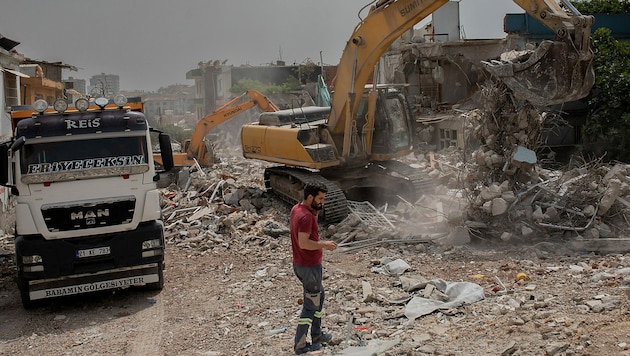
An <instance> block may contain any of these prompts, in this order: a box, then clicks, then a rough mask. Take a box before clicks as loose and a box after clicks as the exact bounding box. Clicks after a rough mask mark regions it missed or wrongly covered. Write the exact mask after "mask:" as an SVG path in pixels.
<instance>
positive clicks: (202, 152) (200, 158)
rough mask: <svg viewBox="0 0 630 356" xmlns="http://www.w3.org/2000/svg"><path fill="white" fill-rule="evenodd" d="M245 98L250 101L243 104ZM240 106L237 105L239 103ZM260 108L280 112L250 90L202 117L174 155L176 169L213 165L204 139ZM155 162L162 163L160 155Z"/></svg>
mask: <svg viewBox="0 0 630 356" xmlns="http://www.w3.org/2000/svg"><path fill="white" fill-rule="evenodd" d="M244 98H249V100H247V101H244V102H241V101H242V100H243V99H244ZM239 102H240V104H237V103H239ZM255 106H256V107H258V108H259V109H260V110H262V111H266V112H272V111H278V110H280V109H279V108H278V107H277V106H276V105H275V104H274V103H273V102H272V101H271V100H270V99H269V98H268V97H267V96H265V95H264V94H263V93H261V92H259V91H257V90H248V91H246V92H245V93H243V94H241V95H239V96H237V97H235V98H234V99H232V100H230V101H229V102H227V103H226V104H225V105H223V106H221V107H220V108H218V109H216V110H215V111H213V112H212V113H210V114H208V115H206V116H204V117H202V118H201V119H200V120H199V121H198V122H197V125H196V126H195V130H194V131H193V134H192V137H191V138H190V140H186V141H184V143H183V145H182V150H181V152H179V153H175V152H174V153H173V161H174V164H175V167H184V166H190V165H193V164H194V160H195V159H196V160H197V162H199V164H200V165H201V166H202V167H207V166H209V165H211V163H212V157H211V154H210V152H209V151H208V147H207V146H206V142H205V140H204V137H205V136H206V135H207V134H208V132H210V130H212V129H213V128H214V127H216V126H217V125H219V124H222V123H224V122H226V121H228V120H230V119H232V118H234V117H236V116H238V115H240V114H242V113H244V112H245V111H247V110H249V109H251V108H253V107H255ZM153 158H154V160H156V161H157V162H158V163H159V162H161V157H159V154H156V155H154V157H153Z"/></svg>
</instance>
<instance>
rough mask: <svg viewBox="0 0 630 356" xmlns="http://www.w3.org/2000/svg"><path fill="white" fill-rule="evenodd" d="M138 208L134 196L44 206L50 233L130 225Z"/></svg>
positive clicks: (44, 214) (43, 209) (44, 215)
mask: <svg viewBox="0 0 630 356" xmlns="http://www.w3.org/2000/svg"><path fill="white" fill-rule="evenodd" d="M135 206H136V198H135V197H134V196H126V197H119V198H113V199H104V200H90V201H81V202H73V203H68V204H47V205H43V206H42V216H43V217H44V221H45V222H46V227H47V228H48V231H51V232H55V231H70V230H81V229H92V228H98V227H103V226H111V225H121V224H127V223H130V222H131V220H132V219H133V213H134V210H135Z"/></svg>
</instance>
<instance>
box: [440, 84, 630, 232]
mask: <svg viewBox="0 0 630 356" xmlns="http://www.w3.org/2000/svg"><path fill="white" fill-rule="evenodd" d="M484 90H485V92H483V93H482V95H484V98H486V100H484V101H483V103H484V109H483V110H479V109H474V110H470V111H466V112H464V113H462V114H461V118H462V120H463V121H464V122H465V127H466V132H465V134H466V135H467V137H468V139H467V140H466V142H469V143H470V147H464V148H458V149H454V148H450V149H448V150H444V151H442V152H440V153H439V154H432V160H433V161H435V162H434V163H432V166H433V167H435V168H436V170H437V171H439V175H438V176H439V177H438V179H437V180H438V181H440V182H441V183H443V184H445V185H446V186H447V187H448V188H449V189H451V190H460V191H461V194H462V195H463V196H465V197H466V199H467V201H468V205H467V207H466V208H465V209H464V211H465V212H464V215H465V220H467V224H466V225H467V226H469V227H474V228H483V230H484V235H486V236H493V237H497V238H499V237H500V238H501V239H503V240H505V241H509V240H511V239H521V240H523V239H531V238H532V237H534V236H536V237H544V238H548V237H557V236H560V237H569V238H575V237H580V238H585V239H597V238H600V237H626V236H625V235H626V231H627V229H628V225H629V221H628V219H627V217H628V216H629V215H628V214H630V210H629V209H630V203H629V202H630V175H629V173H630V171H629V168H630V166H629V165H626V164H621V163H613V164H605V163H602V162H601V160H595V161H591V162H587V161H584V160H582V161H580V162H578V159H574V161H573V162H572V164H571V165H568V166H565V167H563V169H556V170H552V169H547V168H544V167H543V163H544V160H540V159H539V158H538V157H537V154H536V151H537V150H538V146H537V145H538V144H539V142H540V135H541V132H542V129H543V124H544V123H545V121H546V120H555V119H556V117H555V115H553V114H548V113H542V114H541V113H539V111H538V110H537V109H535V108H534V107H532V106H531V105H530V104H528V103H526V102H525V103H523V102H522V101H518V100H516V99H514V98H513V97H512V96H511V95H510V94H509V92H508V91H507V90H505V89H501V87H500V86H494V87H490V88H484ZM519 105H520V106H519ZM551 158H552V157H551ZM432 173H435V172H432Z"/></svg>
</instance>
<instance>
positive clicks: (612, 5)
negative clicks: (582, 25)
mask: <svg viewBox="0 0 630 356" xmlns="http://www.w3.org/2000/svg"><path fill="white" fill-rule="evenodd" d="M571 3H572V4H573V5H575V8H577V9H578V11H580V12H581V13H582V14H627V13H630V0H579V1H571Z"/></svg>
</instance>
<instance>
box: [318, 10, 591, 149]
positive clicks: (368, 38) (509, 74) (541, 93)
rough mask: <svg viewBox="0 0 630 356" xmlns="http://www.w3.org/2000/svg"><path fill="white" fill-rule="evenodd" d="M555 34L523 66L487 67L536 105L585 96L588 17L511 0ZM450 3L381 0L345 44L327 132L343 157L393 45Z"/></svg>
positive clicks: (588, 70)
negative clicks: (369, 87) (370, 85)
mask: <svg viewBox="0 0 630 356" xmlns="http://www.w3.org/2000/svg"><path fill="white" fill-rule="evenodd" d="M513 1H514V2H515V3H517V4H518V5H519V6H521V7H522V8H523V9H524V10H525V11H527V12H528V13H530V14H532V15H533V16H535V17H536V18H537V19H538V20H539V21H541V22H542V23H543V24H545V25H546V26H548V27H549V28H550V29H552V30H553V31H554V33H555V34H556V37H557V38H556V41H547V42H545V43H543V44H542V45H541V46H540V48H539V49H537V51H536V52H534V53H533V54H531V56H529V60H528V61H525V62H523V63H500V62H494V63H487V64H488V66H487V68H488V69H489V71H491V73H493V74H494V75H496V76H498V77H500V78H501V79H502V80H504V82H506V84H507V85H508V86H509V87H510V88H511V89H512V90H513V91H514V92H515V94H516V95H517V96H520V97H523V98H525V99H528V100H530V101H532V102H534V103H535V104H555V103H558V102H565V101H571V100H576V99H579V98H582V97H584V96H586V95H587V94H588V92H589V91H590V88H591V87H592V85H593V82H594V74H593V73H594V72H593V67H592V52H591V48H590V25H591V24H592V22H593V20H592V17H590V16H582V15H581V14H579V12H577V10H575V9H574V8H573V6H572V5H570V3H569V1H568V0H562V2H563V3H565V6H567V7H569V9H572V13H568V12H565V11H564V10H563V9H562V8H561V7H560V6H559V5H558V3H556V1H552V0H513ZM447 2H448V0H435V1H424V0H379V1H376V2H375V3H374V5H372V6H371V8H370V10H369V13H368V15H367V16H366V17H365V18H364V19H362V20H361V21H360V22H359V24H358V25H357V26H356V27H355V29H354V32H353V33H352V36H351V37H350V39H349V40H348V41H347V43H346V47H345V49H344V51H343V54H342V57H341V59H340V62H339V65H338V67H337V76H336V78H335V82H334V93H333V95H332V99H331V102H332V105H331V113H330V116H329V118H328V130H329V132H330V134H331V136H332V139H333V140H334V141H335V145H336V146H337V147H339V148H340V154H341V156H342V157H348V156H349V155H350V151H351V135H350V133H351V132H352V130H353V124H354V123H355V122H354V121H355V119H356V114H357V111H358V109H359V104H360V100H359V99H360V97H361V95H362V93H363V90H364V88H365V85H366V84H367V83H368V82H369V80H370V77H371V76H372V75H373V69H374V67H375V65H376V64H377V63H378V61H379V59H380V58H381V56H382V55H383V53H385V51H387V49H388V48H389V46H391V44H392V43H393V42H394V41H395V40H396V39H397V38H399V37H400V36H401V35H402V34H403V33H404V32H405V31H407V30H409V29H410V28H412V27H413V26H414V25H415V24H417V23H418V22H420V21H421V20H422V19H424V18H425V17H427V16H428V15H430V14H432V13H433V12H435V11H436V10H437V9H439V8H440V7H442V6H443V5H444V4H446V3H447Z"/></svg>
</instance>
